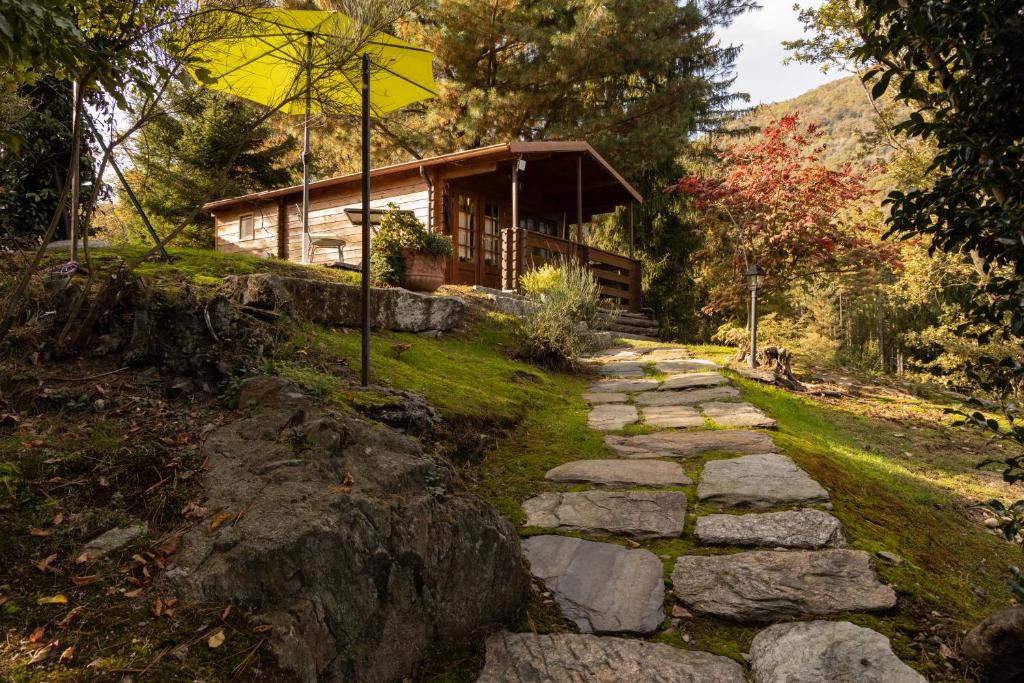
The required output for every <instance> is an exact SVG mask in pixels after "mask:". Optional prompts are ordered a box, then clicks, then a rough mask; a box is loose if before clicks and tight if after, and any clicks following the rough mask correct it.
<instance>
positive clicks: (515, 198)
mask: <svg viewBox="0 0 1024 683" xmlns="http://www.w3.org/2000/svg"><path fill="white" fill-rule="evenodd" d="M512 227H513V228H518V227H519V159H516V160H514V161H513V162H512Z"/></svg>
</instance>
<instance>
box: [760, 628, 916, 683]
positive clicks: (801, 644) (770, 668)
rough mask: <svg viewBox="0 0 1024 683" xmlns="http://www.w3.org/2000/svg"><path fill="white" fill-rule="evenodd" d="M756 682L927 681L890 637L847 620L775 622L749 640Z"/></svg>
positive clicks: (903, 682) (885, 682)
mask: <svg viewBox="0 0 1024 683" xmlns="http://www.w3.org/2000/svg"><path fill="white" fill-rule="evenodd" d="M750 666H751V669H752V670H753V673H754V683H822V682H823V681H837V682H846V681H849V682H850V683H926V680H925V678H924V676H922V675H921V674H919V673H917V672H916V671H914V670H913V669H911V668H910V667H909V666H907V665H906V664H904V663H903V662H901V661H900V660H899V658H898V657H896V655H895V654H893V651H892V646H891V645H890V644H889V639H888V638H886V637H885V636H883V635H882V634H881V633H878V632H877V631H872V630H871V629H869V628H864V627H862V626H856V625H854V624H851V623H850V622H848V621H804V622H798V623H794V624H775V625H774V626H769V627H768V628H766V629H765V630H763V631H761V632H760V633H758V634H757V635H756V636H754V642H753V643H751V645H750Z"/></svg>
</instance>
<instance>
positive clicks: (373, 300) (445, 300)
mask: <svg viewBox="0 0 1024 683" xmlns="http://www.w3.org/2000/svg"><path fill="white" fill-rule="evenodd" d="M221 293H222V294H223V295H224V296H226V297H227V298H228V299H229V300H231V301H234V302H235V303H238V304H241V305H243V306H249V307H252V308H255V309H262V310H268V311H274V312H276V313H280V314H282V315H287V316H288V317H291V318H297V319H300V320H308V321H310V322H314V323H318V324H320V325H328V326H337V327H356V326H358V325H360V324H361V321H362V317H361V314H360V300H361V296H362V294H361V291H360V288H359V287H357V286H355V285H347V284H344V283H340V282H323V281H320V280H309V279H305V278H297V277H283V276H280V275H270V274H268V273H257V274H254V275H233V276H229V277H226V278H224V283H223V284H222V285H221ZM465 310H466V305H465V304H464V303H463V302H462V301H460V300H459V299H456V298H454V297H450V296H433V295H430V294H420V293H418V292H410V291H408V290H405V289H398V288H393V289H379V288H376V287H374V288H373V289H371V290H370V325H371V327H373V328H374V329H385V330H394V331H396V332H428V331H442V332H446V331H448V330H453V329H455V328H456V327H458V326H459V325H461V324H462V319H463V317H464V316H465Z"/></svg>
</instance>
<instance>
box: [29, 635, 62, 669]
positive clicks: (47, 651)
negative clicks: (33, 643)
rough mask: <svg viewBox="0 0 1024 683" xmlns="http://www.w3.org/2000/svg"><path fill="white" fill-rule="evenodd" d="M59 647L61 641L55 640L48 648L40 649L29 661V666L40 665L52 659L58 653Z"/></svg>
mask: <svg viewBox="0 0 1024 683" xmlns="http://www.w3.org/2000/svg"><path fill="white" fill-rule="evenodd" d="M58 647H60V641H57V640H55V641H53V642H52V643H50V644H49V645H47V646H46V647H41V648H39V649H38V650H36V651H35V652H33V653H32V659H30V660H28V663H29V665H32V664H40V663H42V662H45V661H46V660H47V659H51V658H52V657H53V655H55V654H56V653H57V648H58Z"/></svg>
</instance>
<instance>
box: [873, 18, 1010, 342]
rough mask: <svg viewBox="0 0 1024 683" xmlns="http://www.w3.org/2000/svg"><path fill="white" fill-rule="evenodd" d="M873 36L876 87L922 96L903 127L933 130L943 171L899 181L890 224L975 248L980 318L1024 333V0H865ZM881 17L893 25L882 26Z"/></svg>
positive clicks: (936, 165)
mask: <svg viewBox="0 0 1024 683" xmlns="http://www.w3.org/2000/svg"><path fill="white" fill-rule="evenodd" d="M860 6H861V10H862V16H861V17H860V19H859V21H858V24H857V26H858V29H859V31H860V33H861V34H862V36H863V41H864V44H863V45H862V46H861V47H859V48H858V49H857V50H855V51H854V56H855V57H856V58H858V59H860V60H862V61H864V62H869V63H873V64H874V66H873V67H872V68H871V69H870V70H869V72H868V73H867V74H866V75H865V77H866V78H874V79H877V80H875V82H874V85H873V86H872V95H873V96H875V97H881V96H882V95H883V94H884V93H886V92H890V91H891V92H894V95H893V96H894V97H895V99H896V100H897V101H900V102H904V103H906V104H907V105H908V106H910V107H912V109H913V111H912V113H911V114H910V116H909V117H908V118H906V119H905V120H904V121H902V122H901V123H899V124H898V125H896V126H895V130H896V131H897V132H899V133H901V134H905V135H907V136H909V137H910V138H916V139H921V140H931V141H933V143H934V145H935V147H936V154H935V157H934V159H933V160H932V162H931V165H930V167H929V171H930V174H931V176H932V180H933V182H932V183H931V184H930V185H928V186H925V187H917V188H909V189H903V190H896V191H893V192H891V193H890V194H889V196H888V198H887V199H886V201H885V203H886V204H887V205H888V207H889V217H888V219H887V221H888V225H889V234H891V235H895V236H899V237H901V238H907V237H913V236H926V237H928V238H930V240H931V246H932V248H933V249H939V250H943V251H946V252H950V253H964V252H970V253H971V255H972V258H973V259H974V262H975V265H976V267H977V268H978V270H979V271H981V273H982V274H983V276H982V281H981V285H982V293H983V295H984V296H981V297H976V298H975V299H974V301H973V302H972V303H973V306H972V310H971V314H972V318H973V322H975V323H977V324H982V325H984V326H985V327H986V329H984V330H982V331H981V332H980V334H979V335H978V337H979V339H981V340H982V341H985V340H986V339H987V338H989V337H991V336H993V335H1001V336H1003V337H1006V338H1010V339H1019V338H1020V337H1021V336H1022V335H1024V296H1022V294H1024V242H1022V241H1021V240H1020V235H1019V226H1020V224H1021V223H1022V222H1024V201H1022V200H1024V175H1022V173H1024V170H1022V169H1024V163H1022V162H1024V148H1022V146H1021V144H1020V126H1019V121H1020V120H1021V118H1022V116H1024V102H1022V100H1021V98H1020V97H1019V95H1018V93H1020V92H1021V91H1022V90H1024V40H1022V38H1024V19H1022V10H1024V2H1022V1H1021V0H1013V1H1010V2H1004V1H1003V0H979V1H978V2H971V3H940V2H919V3H907V2H900V1H897V0H861V2H860ZM880 27H885V28H884V30H880Z"/></svg>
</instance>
